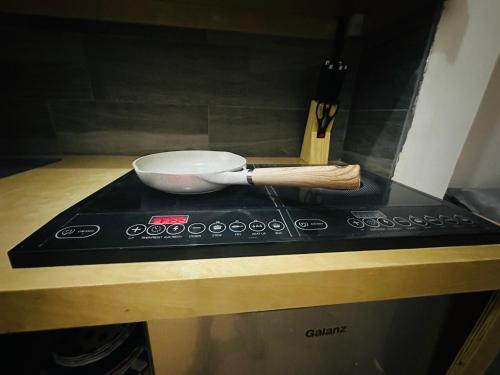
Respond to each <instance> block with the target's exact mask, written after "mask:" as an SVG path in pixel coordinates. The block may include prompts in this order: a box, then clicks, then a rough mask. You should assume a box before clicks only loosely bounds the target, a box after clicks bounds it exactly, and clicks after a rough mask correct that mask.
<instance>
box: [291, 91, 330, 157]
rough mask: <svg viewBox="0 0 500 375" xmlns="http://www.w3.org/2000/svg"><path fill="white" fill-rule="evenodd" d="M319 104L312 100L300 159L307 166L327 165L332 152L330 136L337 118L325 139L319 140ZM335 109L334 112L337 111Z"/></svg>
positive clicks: (328, 128) (327, 130) (327, 128)
mask: <svg viewBox="0 0 500 375" xmlns="http://www.w3.org/2000/svg"><path fill="white" fill-rule="evenodd" d="M317 105H318V102H317V101H316V100H311V104H310V105H309V115H308V117H307V125H306V131H305V132H304V139H303V140H302V149H301V151H300V158H301V159H302V160H303V161H305V162H306V163H307V164H316V165H327V164H328V155H329V151H330V135H331V132H332V128H333V122H334V121H335V118H333V120H332V121H331V122H330V123H329V124H328V126H327V127H326V131H325V137H324V138H318V120H317V118H316V106H317ZM336 109H337V108H336V107H335V108H334V109H333V110H336Z"/></svg>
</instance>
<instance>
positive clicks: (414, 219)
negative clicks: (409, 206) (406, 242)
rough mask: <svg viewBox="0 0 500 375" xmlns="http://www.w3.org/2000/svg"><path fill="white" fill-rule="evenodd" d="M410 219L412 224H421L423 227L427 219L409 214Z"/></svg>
mask: <svg viewBox="0 0 500 375" xmlns="http://www.w3.org/2000/svg"><path fill="white" fill-rule="evenodd" d="M410 221H411V222H412V223H413V224H417V225H421V226H423V227H425V226H426V225H427V221H425V220H424V219H422V218H421V217H418V216H410Z"/></svg>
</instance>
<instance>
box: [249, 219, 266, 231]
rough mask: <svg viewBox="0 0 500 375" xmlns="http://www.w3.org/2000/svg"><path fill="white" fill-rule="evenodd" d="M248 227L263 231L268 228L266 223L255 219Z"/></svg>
mask: <svg viewBox="0 0 500 375" xmlns="http://www.w3.org/2000/svg"><path fill="white" fill-rule="evenodd" d="M248 228H250V229H251V230H253V231H254V232H262V231H263V230H264V229H266V224H264V223H263V222H261V221H258V220H254V221H252V222H251V223H250V224H248Z"/></svg>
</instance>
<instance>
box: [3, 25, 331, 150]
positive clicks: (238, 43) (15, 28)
mask: <svg viewBox="0 0 500 375" xmlns="http://www.w3.org/2000/svg"><path fill="white" fill-rule="evenodd" d="M0 19H8V21H9V22H5V23H3V24H2V25H0V29H2V30H0V31H2V32H1V33H0V34H1V37H0V40H1V41H2V44H3V45H4V49H5V51H6V53H4V54H2V57H0V78H1V79H2V82H3V88H4V90H2V94H0V96H3V97H4V98H9V100H12V99H23V100H27V99H30V100H38V101H39V103H40V105H41V106H43V108H44V112H43V115H39V120H37V121H36V123H37V124H38V126H40V127H41V128H46V129H47V131H51V132H52V133H54V130H55V132H56V135H57V139H58V140H59V144H57V142H56V143H55V144H53V145H52V146H54V145H55V147H56V150H59V148H58V145H59V146H60V150H61V151H62V152H63V153H67V154H71V153H76V154H94V153H98V154H145V153H151V152H158V151H164V150H175V149H195V148H202V149H225V150H231V151H235V152H239V153H241V154H245V155H262V156H264V155H276V156H298V155H299V154H300V146H301V142H302V136H303V131H304V128H305V120H306V115H307V114H306V109H307V108H308V107H309V101H310V99H311V96H312V94H313V93H314V90H315V86H316V80H317V74H318V70H319V66H320V65H321V63H322V61H323V60H324V59H325V58H326V57H327V56H328V54H329V52H330V47H331V42H330V41H324V40H308V39H300V38H288V37H276V36H261V35H254V34H244V33H235V32H222V31H206V30H189V29H178V28H169V27H155V26H144V25H132V24H118V23H110V22H94V21H81V20H80V21H79V20H61V19H51V18H44V17H22V16H15V17H14V16H8V15H3V16H0ZM15 108H16V109H15V110H16V111H23V108H19V106H17V107H15ZM25 110H29V111H31V109H29V108H28V107H26V108H25ZM39 112H40V110H36V111H33V112H32V113H33V117H37V115H36V114H37V113H39ZM10 113H12V111H10ZM209 116H210V117H209ZM9 118H12V116H11V117H9ZM21 118H22V117H21ZM9 121H10V120H9ZM20 121H21V120H12V124H11V125H8V126H11V127H16V126H19V122H20ZM33 121H34V120H33V119H31V120H30V122H29V123H28V122H27V123H26V130H27V131H30V130H31V129H32V128H31V127H32V124H33V123H34V122H33ZM21 123H22V121H21ZM22 126H23V125H22V124H21V127H22ZM339 147H341V142H340V143H338V145H337V147H336V148H337V149H338V148H339ZM11 151H15V150H11ZM338 155H340V154H338Z"/></svg>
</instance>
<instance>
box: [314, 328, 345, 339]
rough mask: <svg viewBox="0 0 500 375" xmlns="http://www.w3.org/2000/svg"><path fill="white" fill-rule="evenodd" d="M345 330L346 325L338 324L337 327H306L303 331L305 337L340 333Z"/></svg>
mask: <svg viewBox="0 0 500 375" xmlns="http://www.w3.org/2000/svg"><path fill="white" fill-rule="evenodd" d="M346 332H347V326H338V327H327V328H317V329H308V330H307V331H306V332H305V335H306V337H323V336H333V335H338V334H340V333H346Z"/></svg>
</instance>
